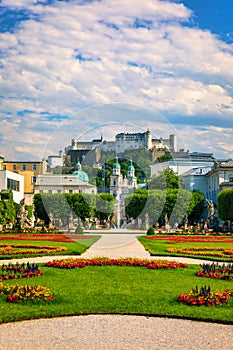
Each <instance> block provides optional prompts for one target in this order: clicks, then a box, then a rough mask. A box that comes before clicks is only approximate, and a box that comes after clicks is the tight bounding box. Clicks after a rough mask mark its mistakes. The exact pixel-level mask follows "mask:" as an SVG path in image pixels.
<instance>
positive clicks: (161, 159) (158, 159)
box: [157, 154, 172, 163]
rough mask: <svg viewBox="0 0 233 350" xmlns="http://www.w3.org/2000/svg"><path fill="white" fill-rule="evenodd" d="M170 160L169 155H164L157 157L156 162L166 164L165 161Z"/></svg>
mask: <svg viewBox="0 0 233 350" xmlns="http://www.w3.org/2000/svg"><path fill="white" fill-rule="evenodd" d="M171 159H172V156H171V155H170V154H164V155H163V156H161V157H158V158H157V161H158V162H159V163H162V162H166V161H168V160H171Z"/></svg>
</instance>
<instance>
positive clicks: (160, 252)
mask: <svg viewBox="0 0 233 350" xmlns="http://www.w3.org/2000/svg"><path fill="white" fill-rule="evenodd" d="M147 237H152V236H142V237H138V239H139V241H140V242H141V243H142V244H143V246H144V247H145V249H146V250H148V251H149V253H150V254H151V255H152V256H174V257H175V256H185V257H188V258H196V259H205V260H211V261H213V260H214V261H228V262H232V261H233V259H232V258H231V257H229V258H228V257H224V258H223V257H220V256H218V253H219V252H218V251H217V249H219V248H224V249H233V243H231V242H227V239H225V238H222V239H221V240H220V241H219V242H207V241H205V242H190V241H188V240H187V241H184V242H176V241H172V240H169V239H168V238H167V239H166V236H164V237H163V238H162V239H158V240H152V239H148V238H147ZM186 237H187V236H186ZM188 238H189V237H188ZM200 239H201V238H200ZM184 240H185V237H184ZM228 240H230V239H229V238H228ZM203 247H209V248H214V249H216V255H213V256H207V255H205V254H197V253H196V254H195V255H194V254H193V255H192V254H188V255H187V254H182V253H175V252H168V249H170V248H178V249H180V248H203Z"/></svg>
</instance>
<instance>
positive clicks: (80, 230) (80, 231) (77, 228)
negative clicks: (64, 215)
mask: <svg viewBox="0 0 233 350" xmlns="http://www.w3.org/2000/svg"><path fill="white" fill-rule="evenodd" d="M75 233H76V234H79V235H80V234H82V233H83V228H82V225H81V224H80V222H79V223H78V225H77V227H76V229H75Z"/></svg>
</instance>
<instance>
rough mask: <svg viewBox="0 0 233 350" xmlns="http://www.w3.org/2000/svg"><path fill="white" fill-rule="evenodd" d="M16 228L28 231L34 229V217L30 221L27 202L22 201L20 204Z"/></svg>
mask: <svg viewBox="0 0 233 350" xmlns="http://www.w3.org/2000/svg"><path fill="white" fill-rule="evenodd" d="M16 227H18V228H20V229H22V230H26V229H30V228H33V227H34V220H33V217H32V218H30V219H29V217H28V211H27V210H26V209H25V200H24V199H22V200H21V201H20V203H19V210H18V212H17V216H16Z"/></svg>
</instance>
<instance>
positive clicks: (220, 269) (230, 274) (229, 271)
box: [196, 263, 233, 280]
mask: <svg viewBox="0 0 233 350" xmlns="http://www.w3.org/2000/svg"><path fill="white" fill-rule="evenodd" d="M201 267H202V270H198V271H197V272H196V275H197V276H199V277H207V278H218V279H224V280H232V279H233V264H223V265H219V264H218V263H212V264H202V265H201Z"/></svg>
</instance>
